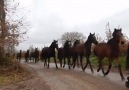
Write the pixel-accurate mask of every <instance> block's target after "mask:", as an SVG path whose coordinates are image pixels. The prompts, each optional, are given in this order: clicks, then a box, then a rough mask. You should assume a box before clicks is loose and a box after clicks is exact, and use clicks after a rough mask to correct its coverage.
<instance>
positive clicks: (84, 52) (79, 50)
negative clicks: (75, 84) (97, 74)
mask: <svg viewBox="0 0 129 90" xmlns="http://www.w3.org/2000/svg"><path fill="white" fill-rule="evenodd" d="M92 43H94V44H98V42H97V40H96V37H95V33H94V34H91V33H90V35H89V36H88V39H87V41H86V42H85V43H84V44H77V45H76V46H75V50H76V59H75V60H74V65H73V68H74V67H75V62H76V60H77V58H78V56H79V57H80V63H81V68H82V70H83V71H84V70H85V69H86V67H87V65H88V64H89V65H90V68H91V71H92V72H93V69H92V66H91V63H90V60H89V57H90V54H91V45H92ZM83 56H85V57H86V60H87V63H86V65H85V66H84V68H83V64H82V58H83Z"/></svg>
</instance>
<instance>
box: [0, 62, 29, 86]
mask: <svg viewBox="0 0 129 90" xmlns="http://www.w3.org/2000/svg"><path fill="white" fill-rule="evenodd" d="M29 75H30V73H29V71H28V70H27V69H26V68H25V67H23V66H21V64H20V63H19V62H17V61H15V60H12V61H9V62H8V64H7V63H6V64H3V65H0V85H7V84H10V83H15V82H19V81H22V80H25V79H27V77H28V76H29Z"/></svg>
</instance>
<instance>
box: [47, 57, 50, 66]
mask: <svg viewBox="0 0 129 90" xmlns="http://www.w3.org/2000/svg"><path fill="white" fill-rule="evenodd" d="M49 63H50V58H48V65H47V68H49Z"/></svg>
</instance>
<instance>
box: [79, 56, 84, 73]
mask: <svg viewBox="0 0 129 90" xmlns="http://www.w3.org/2000/svg"><path fill="white" fill-rule="evenodd" d="M80 62H81V68H82V70H83V64H82V55H80ZM83 71H84V70H83Z"/></svg>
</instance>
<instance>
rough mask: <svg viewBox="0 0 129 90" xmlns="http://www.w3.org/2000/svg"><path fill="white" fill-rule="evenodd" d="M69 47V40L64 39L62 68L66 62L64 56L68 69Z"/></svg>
mask: <svg viewBox="0 0 129 90" xmlns="http://www.w3.org/2000/svg"><path fill="white" fill-rule="evenodd" d="M70 48H71V41H69V40H66V42H65V43H64V47H63V49H64V65H63V68H64V67H65V63H66V61H65V60H66V58H67V60H68V68H69V69H70V57H71V55H70Z"/></svg>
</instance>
